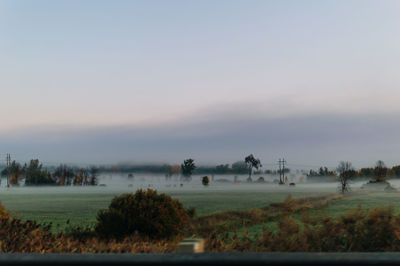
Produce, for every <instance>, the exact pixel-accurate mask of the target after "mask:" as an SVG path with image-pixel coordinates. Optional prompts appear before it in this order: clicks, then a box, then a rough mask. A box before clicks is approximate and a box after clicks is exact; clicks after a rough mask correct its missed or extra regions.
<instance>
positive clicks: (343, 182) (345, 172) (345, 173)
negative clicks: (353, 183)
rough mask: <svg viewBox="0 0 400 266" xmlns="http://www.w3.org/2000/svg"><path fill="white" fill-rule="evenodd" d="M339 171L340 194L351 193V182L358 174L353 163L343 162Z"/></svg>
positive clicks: (338, 168)
mask: <svg viewBox="0 0 400 266" xmlns="http://www.w3.org/2000/svg"><path fill="white" fill-rule="evenodd" d="M337 171H338V173H339V182H340V186H339V189H340V192H341V193H343V194H344V193H346V192H349V190H350V186H349V181H350V179H351V178H353V177H354V176H355V175H356V172H355V171H354V169H353V166H352V165H351V162H344V161H341V162H340V163H339V166H338V167H337Z"/></svg>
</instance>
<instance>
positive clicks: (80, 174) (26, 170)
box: [1, 159, 98, 186]
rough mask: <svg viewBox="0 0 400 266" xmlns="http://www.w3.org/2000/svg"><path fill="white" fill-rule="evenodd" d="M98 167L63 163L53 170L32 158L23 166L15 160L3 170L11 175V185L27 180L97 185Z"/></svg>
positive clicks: (33, 182) (59, 183)
mask: <svg viewBox="0 0 400 266" xmlns="http://www.w3.org/2000/svg"><path fill="white" fill-rule="evenodd" d="M97 174H98V169H97V168H95V167H91V168H78V167H68V166H66V165H63V164H61V165H60V166H58V167H56V168H53V171H50V170H48V169H47V168H44V167H43V164H41V163H40V162H39V160H37V159H35V160H30V162H29V164H26V163H25V164H24V165H23V166H22V165H21V164H20V163H18V162H16V161H13V162H12V163H11V164H10V166H9V167H6V168H4V169H3V170H2V171H1V176H2V177H6V176H8V177H9V185H11V186H18V185H19V183H20V182H21V181H23V180H24V181H25V185H26V186H36V185H59V186H69V185H75V186H84V185H87V186H89V185H97Z"/></svg>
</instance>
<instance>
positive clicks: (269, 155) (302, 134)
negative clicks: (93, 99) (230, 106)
mask: <svg viewBox="0 0 400 266" xmlns="http://www.w3.org/2000/svg"><path fill="white" fill-rule="evenodd" d="M399 133H400V123H399V119H398V118H397V116H395V115H339V114H331V115H326V114H323V115H299V116H290V117H279V118H271V117H270V116H269V117H262V116H259V115H256V112H255V111H254V110H253V112H250V111H249V112H245V111H243V110H225V111H221V112H219V113H218V112H213V111H207V112H199V113H197V114H195V115H190V116H187V117H186V118H181V119H176V120H175V121H169V122H165V123H158V124H152V125H150V124H148V125H121V126H108V127H69V126H63V127H60V126H51V125H49V126H46V127H38V128H25V129H19V130H17V131H13V132H11V131H10V132H7V133H2V134H1V136H0V145H1V147H3V150H4V153H6V152H9V153H11V154H12V155H13V158H15V159H16V160H20V161H27V160H29V159H31V158H39V159H41V160H43V161H44V162H47V163H48V164H55V163H59V162H67V163H95V164H102V163H116V162H136V163H140V162H168V163H176V162H181V161H182V160H183V159H185V158H187V157H192V158H194V159H195V160H196V161H197V162H198V163H202V164H211V163H232V162H234V161H237V160H240V159H242V158H244V156H246V155H248V154H249V153H253V154H254V155H255V156H257V157H259V158H260V159H261V161H262V162H264V164H265V165H266V167H267V168H268V165H273V164H274V163H275V161H276V159H278V158H281V157H285V158H286V159H287V160H288V162H289V167H290V163H292V164H293V167H294V165H306V166H307V165H310V166H314V165H315V166H317V165H327V166H330V167H334V166H335V165H336V164H337V163H338V161H340V160H349V161H352V162H353V164H354V165H355V166H356V167H362V166H367V165H370V164H373V163H374V162H375V161H376V160H378V159H382V160H384V161H385V162H386V163H387V164H388V165H390V164H396V163H400V158H398V150H399V148H400V145H399V142H398V136H399V135H400V134H399ZM0 156H1V154H0ZM271 167H272V166H271Z"/></svg>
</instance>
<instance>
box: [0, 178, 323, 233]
mask: <svg viewBox="0 0 400 266" xmlns="http://www.w3.org/2000/svg"><path fill="white" fill-rule="evenodd" d="M134 191H135V189H134V188H130V189H127V188H126V187H117V188H115V187H114V188H109V187H107V188H53V187H47V188H46V187H41V188H26V187H21V188H10V189H3V190H2V191H0V201H1V203H2V204H3V205H4V206H5V207H6V208H7V210H9V211H11V212H13V213H14V214H15V215H17V217H19V218H22V219H27V220H28V219H29V220H37V221H38V222H40V223H49V222H52V223H53V229H54V230H56V231H59V230H63V229H64V228H65V227H66V226H67V225H66V221H67V220H70V224H71V225H81V226H87V225H93V224H94V223H95V220H96V214H97V212H98V211H99V210H100V209H105V208H107V207H108V205H109V203H110V201H111V199H112V198H113V197H114V196H116V195H119V194H121V193H126V192H134ZM159 191H160V192H165V193H167V194H169V195H171V196H172V197H174V198H177V199H179V200H180V201H181V202H182V203H183V205H184V207H185V208H189V207H194V208H196V212H197V215H198V216H203V215H208V214H211V213H214V212H218V211H226V210H245V209H250V208H254V207H264V206H267V205H269V204H270V203H273V202H280V201H283V200H284V199H285V198H286V197H287V195H288V194H291V195H292V196H293V197H306V196H309V195H316V194H321V193H327V192H329V190H327V191H325V190H320V189H311V190H309V189H306V187H297V188H288V187H286V186H285V187H279V186H278V185H241V186H234V185H231V186H228V187H227V186H222V185H220V186H215V187H211V186H210V187H208V188H204V187H202V186H196V187H190V188H188V189H179V188H176V189H170V190H167V189H164V190H162V189H160V190H159Z"/></svg>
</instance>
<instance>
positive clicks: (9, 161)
mask: <svg viewBox="0 0 400 266" xmlns="http://www.w3.org/2000/svg"><path fill="white" fill-rule="evenodd" d="M6 164H7V187H10V165H11V155H10V154H9V153H7V156H6Z"/></svg>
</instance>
